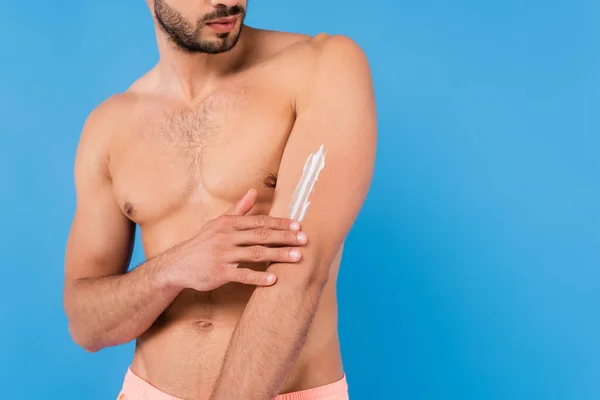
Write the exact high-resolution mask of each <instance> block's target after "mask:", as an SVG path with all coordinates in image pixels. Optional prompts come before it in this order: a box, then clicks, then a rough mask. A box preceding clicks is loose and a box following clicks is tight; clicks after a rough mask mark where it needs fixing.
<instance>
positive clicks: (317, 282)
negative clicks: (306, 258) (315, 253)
mask: <svg viewBox="0 0 600 400" xmlns="http://www.w3.org/2000/svg"><path fill="white" fill-rule="evenodd" d="M311 264H312V265H313V267H312V268H311V269H310V271H309V273H308V274H307V277H306V287H307V289H308V290H310V291H316V292H318V293H321V291H323V288H324V287H325V285H326V284H327V282H328V281H329V270H330V268H329V266H330V264H329V263H324V262H322V261H321V260H315V261H313V262H312V263H311Z"/></svg>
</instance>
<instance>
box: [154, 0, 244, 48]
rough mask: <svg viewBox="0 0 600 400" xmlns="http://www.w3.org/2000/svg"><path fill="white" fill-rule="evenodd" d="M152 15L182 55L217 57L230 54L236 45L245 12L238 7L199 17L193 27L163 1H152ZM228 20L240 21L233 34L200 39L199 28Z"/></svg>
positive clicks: (225, 8)
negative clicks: (235, 19) (226, 53)
mask: <svg viewBox="0 0 600 400" xmlns="http://www.w3.org/2000/svg"><path fill="white" fill-rule="evenodd" d="M154 15H155V16H156V21H157V22H158V25H159V26H160V28H161V30H162V31H163V32H164V33H165V34H166V35H167V36H168V37H169V39H171V41H172V42H173V43H174V44H175V45H176V46H177V47H178V48H179V49H180V50H182V51H184V52H186V53H205V54H219V53H224V52H226V51H229V50H231V49H232V48H233V47H234V46H235V45H236V44H237V42H238V40H239V39H240V35H241V34H242V27H243V26H244V18H245V16H246V10H245V9H244V7H242V6H239V5H236V6H233V7H222V8H218V9H217V10H215V11H214V12H211V13H208V14H205V15H203V16H201V17H199V18H198V20H197V21H196V24H195V26H193V25H192V24H190V23H189V22H188V21H187V20H186V19H185V18H184V17H183V15H182V14H181V13H180V12H179V11H177V10H175V9H174V8H171V7H170V6H169V5H168V4H166V3H165V2H164V0H155V1H154ZM231 16H239V17H240V20H241V21H240V26H239V28H238V30H237V32H236V31H235V30H234V31H231V32H223V33H217V34H216V35H215V36H214V37H213V38H208V37H204V38H203V35H202V28H203V27H205V26H206V23H207V22H209V21H212V20H214V19H217V18H226V17H231Z"/></svg>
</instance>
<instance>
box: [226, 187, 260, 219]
mask: <svg viewBox="0 0 600 400" xmlns="http://www.w3.org/2000/svg"><path fill="white" fill-rule="evenodd" d="M257 197H258V192H257V191H256V189H254V188H251V189H249V190H248V191H247V192H246V194H245V195H244V196H243V197H242V198H241V199H240V200H239V201H238V202H237V203H236V204H235V205H234V206H233V207H231V208H230V209H229V210H227V211H226V212H225V215H246V214H247V213H248V212H249V211H250V210H251V209H252V207H254V203H256V198H257Z"/></svg>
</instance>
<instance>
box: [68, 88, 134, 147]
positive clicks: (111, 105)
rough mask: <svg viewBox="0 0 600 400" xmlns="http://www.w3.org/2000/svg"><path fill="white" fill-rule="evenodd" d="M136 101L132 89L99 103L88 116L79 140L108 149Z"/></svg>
mask: <svg viewBox="0 0 600 400" xmlns="http://www.w3.org/2000/svg"><path fill="white" fill-rule="evenodd" d="M135 102H136V99H135V94H133V93H131V92H130V91H125V92H123V93H116V94H113V95H111V96H110V97H108V98H107V99H105V100H104V101H102V102H101V103H100V104H98V105H97V106H96V107H95V108H94V109H93V110H92V111H91V112H90V113H89V114H88V116H87V118H86V119H85V123H84V125H83V129H82V130H81V134H80V138H79V142H80V143H88V144H93V145H94V146H95V147H97V148H98V149H100V148H102V149H104V150H108V148H109V147H110V143H111V142H112V139H113V137H114V135H115V134H116V133H117V132H118V127H119V126H121V125H122V124H123V122H125V121H126V120H127V118H128V117H127V116H128V115H130V113H131V110H132V108H133V107H134V105H135Z"/></svg>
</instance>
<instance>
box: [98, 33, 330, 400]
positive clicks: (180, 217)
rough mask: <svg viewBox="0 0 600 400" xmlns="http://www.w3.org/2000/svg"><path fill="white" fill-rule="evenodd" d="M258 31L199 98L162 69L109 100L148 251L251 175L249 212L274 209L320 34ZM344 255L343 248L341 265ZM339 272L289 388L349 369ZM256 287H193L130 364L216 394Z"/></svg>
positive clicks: (128, 210)
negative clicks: (183, 95) (248, 50)
mask: <svg viewBox="0 0 600 400" xmlns="http://www.w3.org/2000/svg"><path fill="white" fill-rule="evenodd" d="M252 32H253V35H260V41H261V43H263V44H261V45H260V49H259V50H258V54H260V55H261V56H259V57H257V59H256V61H254V62H253V63H252V64H251V65H249V66H247V67H245V68H244V69H243V70H241V71H239V72H236V73H235V74H231V75H230V76H227V77H224V78H222V79H220V80H219V83H218V84H216V85H215V86H214V87H211V88H210V89H209V90H207V92H206V95H204V96H201V100H199V101H197V102H195V103H194V104H192V105H189V104H184V103H182V102H181V101H178V100H175V99H169V98H167V97H165V96H163V95H160V94H157V93H154V92H153V91H152V89H149V87H151V86H152V85H151V84H149V82H151V80H152V78H151V76H150V75H151V74H152V72H151V73H150V74H149V75H148V76H147V77H144V78H141V79H140V81H138V82H137V83H136V84H134V85H133V86H132V88H131V89H130V90H129V91H128V92H126V93H124V94H122V95H119V96H117V97H116V98H114V99H111V100H109V101H113V102H114V103H115V105H114V109H115V110H116V111H115V112H116V113H118V118H116V119H115V124H114V129H115V131H114V132H112V133H111V139H110V144H109V149H108V155H109V159H108V166H109V171H110V176H111V179H112V184H113V192H114V196H115V200H116V201H117V202H118V204H119V206H120V207H121V209H122V210H123V213H124V214H125V215H126V216H127V217H128V218H129V219H131V220H132V221H133V222H135V223H136V224H138V225H139V226H140V229H141V237H142V243H143V247H144V251H145V254H146V256H147V257H148V258H151V257H153V256H155V255H157V254H159V253H161V252H163V251H165V250H167V249H169V248H170V247H173V246H175V245H177V244H179V243H181V242H183V241H185V240H187V239H189V238H190V237H192V236H193V235H195V234H196V233H197V232H198V231H199V230H200V229H201V228H202V226H203V225H204V224H205V223H206V222H208V221H209V220H211V219H213V218H216V217H217V216H219V215H220V214H222V213H223V212H224V211H225V210H227V209H228V208H229V207H231V205H232V204H233V203H235V202H236V201H237V200H239V199H240V198H241V197H242V196H243V195H244V193H245V192H246V191H247V190H248V189H249V188H251V187H254V188H256V189H257V190H258V193H259V197H258V202H257V205H256V206H255V208H254V209H253V210H252V212H251V213H252V214H268V213H269V210H270V207H271V203H272V201H273V196H274V192H275V185H276V181H277V173H278V168H279V163H280V161H281V157H282V155H283V151H284V148H285V145H286V141H287V138H288V136H289V134H290V131H291V130H292V127H293V125H294V119H295V118H294V98H295V95H296V93H297V91H298V90H301V88H302V87H303V85H308V84H310V71H311V68H310V66H311V63H312V62H313V60H311V57H312V50H311V46H312V41H311V40H309V39H308V38H305V37H300V36H296V35H286V34H281V33H274V32H273V33H271V32H260V33H259V32H257V31H254V30H252ZM340 256H341V250H340V254H338V256H337V257H336V259H335V261H334V265H332V268H331V271H332V272H331V273H332V274H333V275H337V271H338V268H339V261H340ZM251 267H252V268H255V269H256V268H261V266H258V265H253V266H251ZM262 268H263V269H264V266H262ZM335 280H336V279H335V276H332V279H330V280H329V283H328V284H327V286H326V287H325V289H324V291H323V295H322V298H321V302H320V305H319V308H318V310H317V313H316V315H315V318H314V320H313V323H312V325H311V328H310V331H309V334H308V337H307V340H306V343H305V345H304V347H303V348H302V351H301V352H300V356H299V358H298V360H297V362H296V363H295V365H294V368H293V370H292V372H291V373H290V375H289V378H288V380H287V382H286V384H285V386H284V388H283V392H289V391H296V390H302V389H306V388H310V387H315V386H320V385H324V384H326V383H330V382H333V381H335V380H337V379H339V377H340V376H341V373H342V364H341V356H340V351H339V343H338V337H337V308H336V298H335V297H336V295H335ZM253 290H254V287H251V286H245V285H240V284H228V285H225V286H222V287H221V288H219V289H216V290H213V291H211V292H196V291H192V290H184V291H183V292H182V293H181V294H180V295H179V296H178V297H177V299H176V300H175V301H174V302H173V303H172V304H171V306H169V307H168V308H167V309H166V310H165V312H164V313H163V314H162V315H161V316H160V317H159V318H158V319H157V321H156V322H155V323H154V324H153V326H152V327H151V328H150V329H149V330H148V331H147V332H146V333H144V334H143V335H142V336H141V337H140V338H139V339H138V341H137V345H136V352H135V356H134V361H133V364H132V370H133V371H134V372H136V374H138V375H139V376H140V377H142V378H144V379H145V380H147V381H149V382H151V383H152V384H153V385H154V386H156V387H158V388H159V389H161V390H163V391H165V392H167V393H171V394H173V395H176V396H178V397H194V398H204V397H208V396H209V394H210V392H211V389H212V386H213V384H214V382H215V380H216V379H217V377H218V374H219V371H220V368H221V364H222V361H223V357H224V355H225V352H226V350H227V346H228V344H229V340H230V337H231V334H232V333H233V331H234V329H235V326H236V323H237V321H238V320H239V317H240V316H241V314H242V312H243V311H244V307H245V305H246V303H247V302H248V300H249V298H250V296H251V294H252V292H253ZM282 307H285V305H282ZM274 350H275V351H276V349H274Z"/></svg>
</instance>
